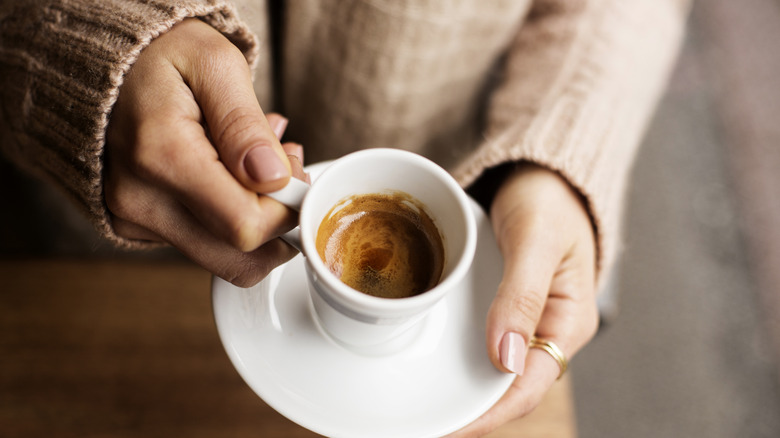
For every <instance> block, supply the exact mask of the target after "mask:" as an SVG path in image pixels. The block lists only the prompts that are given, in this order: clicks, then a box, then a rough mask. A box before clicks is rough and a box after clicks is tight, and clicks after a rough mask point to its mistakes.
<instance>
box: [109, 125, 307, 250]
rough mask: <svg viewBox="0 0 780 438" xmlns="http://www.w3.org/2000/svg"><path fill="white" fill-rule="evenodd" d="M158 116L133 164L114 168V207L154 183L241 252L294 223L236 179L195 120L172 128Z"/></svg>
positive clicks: (145, 220)
mask: <svg viewBox="0 0 780 438" xmlns="http://www.w3.org/2000/svg"><path fill="white" fill-rule="evenodd" d="M154 120H155V121H151V122H147V123H145V124H144V127H143V131H142V133H141V135H140V137H141V138H142V140H143V141H142V142H140V143H139V145H138V147H136V148H135V149H134V150H135V151H136V153H135V154H134V155H132V156H131V157H130V159H129V160H127V161H128V162H130V163H132V164H131V165H130V166H129V168H128V167H122V166H113V167H112V170H113V172H111V173H110V174H109V177H110V178H109V179H110V181H107V184H108V188H109V191H108V192H107V199H108V197H110V198H111V199H112V201H113V202H114V204H115V205H114V206H115V208H116V207H118V208H123V206H122V203H127V204H130V206H129V207H128V209H130V210H131V211H132V209H133V206H132V205H133V204H140V201H139V200H138V199H137V197H138V193H141V192H144V191H147V190H154V189H152V188H155V189H156V190H159V191H161V192H163V193H165V194H167V195H169V196H170V198H172V199H175V200H176V201H177V202H180V203H182V204H183V205H185V206H186V207H187V209H188V210H189V211H190V212H191V213H192V214H193V215H194V216H195V217H196V218H197V219H198V221H199V222H200V223H201V224H202V225H203V227H205V228H206V229H207V230H209V232H210V233H211V234H212V235H214V236H217V237H219V238H221V239H222V240H224V241H225V242H227V243H229V244H231V245H232V246H234V247H235V248H236V249H238V250H240V251H252V250H254V249H256V248H258V247H259V246H261V245H263V244H264V243H266V242H267V241H269V240H270V239H272V238H274V237H276V236H278V235H280V234H282V233H284V232H286V231H288V230H290V229H291V228H292V227H294V226H295V224H296V222H297V216H296V215H295V214H294V213H293V212H291V211H290V210H289V209H287V208H286V207H284V206H283V205H281V204H279V203H277V202H275V201H273V200H272V199H270V198H267V197H265V196H258V195H257V194H256V193H255V192H253V191H251V190H249V189H247V188H246V187H244V186H243V185H241V184H240V183H239V182H238V181H236V179H235V178H234V177H233V175H232V174H231V173H230V172H229V171H228V170H227V168H226V167H225V166H224V164H223V163H222V161H221V160H220V159H219V157H218V156H217V153H216V151H215V150H214V148H213V147H212V146H211V144H210V143H209V142H208V140H207V139H206V138H205V137H204V136H203V131H202V127H201V126H200V125H199V124H198V123H197V122H195V121H191V120H184V121H180V122H178V124H177V125H176V126H175V129H171V127H170V125H169V124H168V123H167V122H165V120H164V118H161V117H157V118H155V119H154ZM114 184H122V186H117V187H114V186H113V185H114ZM141 205H142V204H141ZM147 207H148V206H147ZM146 209H147V210H151V207H148V208H146ZM114 213H115V214H117V213H116V212H114ZM117 216H119V217H122V218H125V219H129V220H131V221H133V222H135V223H142V224H144V225H148V224H149V221H150V220H149V219H148V218H144V217H143V216H142V215H141V216H140V217H138V218H133V217H128V216H123V215H121V214H117ZM134 219H137V220H134Z"/></svg>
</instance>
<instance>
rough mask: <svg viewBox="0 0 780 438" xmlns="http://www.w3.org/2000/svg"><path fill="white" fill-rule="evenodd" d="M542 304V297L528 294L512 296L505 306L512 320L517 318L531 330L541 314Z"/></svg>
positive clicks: (543, 302) (543, 301)
mask: <svg viewBox="0 0 780 438" xmlns="http://www.w3.org/2000/svg"><path fill="white" fill-rule="evenodd" d="M544 304H545V297H544V296H543V295H540V294H537V293H534V292H530V293H520V294H514V295H512V297H511V298H509V300H508V303H507V306H508V308H509V311H510V312H511V313H512V315H513V317H514V318H518V319H519V320H521V322H522V323H523V324H524V325H525V326H527V327H530V328H531V330H533V327H535V326H536V322H537V321H538V320H539V318H540V316H541V314H542V310H543V309H544ZM529 334H531V333H529Z"/></svg>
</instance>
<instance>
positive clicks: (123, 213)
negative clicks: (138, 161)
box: [103, 181, 139, 220]
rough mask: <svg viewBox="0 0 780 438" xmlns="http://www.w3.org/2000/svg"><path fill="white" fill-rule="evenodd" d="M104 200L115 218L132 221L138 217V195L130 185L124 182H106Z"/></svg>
mask: <svg viewBox="0 0 780 438" xmlns="http://www.w3.org/2000/svg"><path fill="white" fill-rule="evenodd" d="M103 198H104V200H105V203H106V208H107V209H108V211H109V212H110V213H111V214H113V215H114V216H116V217H118V218H122V219H128V220H132V219H134V218H136V217H137V216H138V210H139V208H138V202H137V199H136V198H137V195H136V193H135V192H134V191H133V190H132V188H131V187H130V185H129V184H126V183H123V182H118V181H117V182H110V183H109V182H106V184H105V186H104V194H103Z"/></svg>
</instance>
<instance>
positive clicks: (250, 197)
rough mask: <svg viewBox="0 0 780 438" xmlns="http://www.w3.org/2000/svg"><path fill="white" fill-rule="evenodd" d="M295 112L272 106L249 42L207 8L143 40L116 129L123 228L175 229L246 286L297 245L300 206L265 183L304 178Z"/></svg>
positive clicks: (175, 238)
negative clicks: (291, 130)
mask: <svg viewBox="0 0 780 438" xmlns="http://www.w3.org/2000/svg"><path fill="white" fill-rule="evenodd" d="M285 126H286V119H284V118H283V117H281V116H279V115H277V114H268V115H265V114H263V111H262V109H261V108H260V105H259V104H258V102H257V99H256V97H255V94H254V90H253V88H252V81H251V74H250V70H249V67H248V65H247V62H246V59H245V58H244V56H243V54H242V53H241V52H240V51H239V50H238V49H237V48H236V47H235V46H234V45H233V44H232V43H231V42H230V41H228V40H227V39H226V38H225V37H224V36H223V35H222V34H220V33H219V32H218V31H216V30H215V29H214V28H212V27H211V26H209V25H207V24H205V23H203V22H201V21H199V20H195V19H189V20H186V21H184V22H182V23H180V24H178V25H176V26H175V27H174V28H173V29H171V30H170V31H169V32H167V33H165V34H163V35H161V36H159V37H158V38H157V39H155V40H154V41H153V42H152V43H151V44H150V45H149V46H148V47H147V48H146V49H144V50H143V52H142V53H141V55H140V56H139V58H138V60H137V61H136V62H135V64H134V65H133V67H132V68H131V70H130V72H129V73H128V74H127V76H126V78H125V81H124V83H123V85H122V87H121V89H120V93H119V97H118V100H117V102H116V105H115V106H114V109H113V111H112V114H111V120H110V123H109V125H108V129H107V133H106V152H105V156H104V164H105V171H104V193H105V200H106V204H107V206H108V209H109V211H110V213H111V219H112V225H113V228H114V231H115V232H116V234H117V235H119V236H121V237H124V238H128V239H139V240H150V241H164V242H167V243H169V244H171V245H173V246H175V247H176V248H178V249H179V250H180V251H181V252H182V253H183V254H184V255H186V256H187V257H189V258H190V259H192V260H193V261H195V262H196V263H198V264H200V265H201V266H203V267H204V268H206V269H207V270H209V271H211V272H212V273H214V274H216V275H218V276H219V277H222V278H224V279H225V280H228V281H230V282H232V283H234V284H236V285H238V286H244V287H246V286H250V285H253V284H255V283H257V282H258V281H260V280H262V279H263V278H264V277H265V276H266V275H267V274H268V273H269V272H270V271H271V270H272V269H273V268H275V267H276V266H278V265H279V264H281V263H284V262H285V261H287V260H289V259H290V258H292V257H293V256H294V255H295V250H294V249H293V248H292V247H290V246H288V245H287V244H286V243H284V242H282V241H281V240H280V239H278V238H276V237H277V236H279V235H280V234H282V233H284V232H285V231H288V230H289V229H291V228H293V227H294V226H295V223H296V221H297V215H296V214H294V213H293V212H292V211H291V210H289V209H287V208H286V207H285V206H283V205H282V204H280V203H278V202H276V201H274V200H272V199H270V198H268V197H266V196H260V195H258V193H268V192H271V191H275V190H278V189H281V188H282V187H284V186H285V185H286V184H287V182H288V180H289V178H290V177H291V176H296V177H299V178H301V179H303V178H304V176H303V169H302V148H301V147H300V146H299V145H295V144H292V143H288V144H285V145H282V144H280V142H279V139H278V138H279V137H281V134H282V132H283V131H284V128H285Z"/></svg>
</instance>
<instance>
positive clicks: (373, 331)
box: [272, 148, 476, 354]
mask: <svg viewBox="0 0 780 438" xmlns="http://www.w3.org/2000/svg"><path fill="white" fill-rule="evenodd" d="M310 172H311V173H312V180H313V181H314V182H313V184H312V185H311V188H310V189H309V190H308V191H302V190H300V188H298V187H296V186H295V185H292V184H289V185H288V186H287V187H285V189H282V190H281V191H280V192H275V194H272V197H274V198H275V199H277V200H280V201H282V202H283V199H282V197H280V196H277V195H279V194H280V193H282V194H283V193H285V192H286V191H287V190H288V189H292V191H293V192H295V193H297V194H298V195H299V196H303V200H302V201H301V202H295V203H294V205H293V206H296V205H301V207H300V227H299V229H300V246H299V248H300V249H301V252H303V254H304V256H306V258H305V262H306V274H307V276H308V279H309V286H310V293H311V294H312V302H313V304H314V310H315V311H316V315H317V317H318V322H319V324H320V325H321V326H322V328H323V329H325V331H327V332H328V333H329V334H330V335H331V336H332V337H333V339H335V340H338V342H340V343H341V344H342V345H345V346H348V347H349V348H353V349H355V350H359V351H361V352H363V353H367V352H372V353H373V354H385V353H387V352H391V351H393V350H394V349H397V348H399V347H402V344H403V343H402V342H401V341H402V339H401V338H404V337H405V338H409V337H410V336H411V335H412V333H410V330H414V329H416V328H417V327H416V324H417V323H418V322H419V321H420V319H421V318H423V317H424V316H425V315H426V313H427V312H428V311H430V309H432V308H433V306H435V305H436V303H437V302H438V301H439V300H440V299H441V298H442V297H444V296H445V295H446V294H447V293H449V291H450V290H452V288H453V286H454V285H456V284H458V283H459V282H460V281H461V279H462V278H463V276H464V275H465V273H466V271H467V270H468V268H469V266H470V265H471V260H472V258H473V256H474V248H475V246H476V236H475V225H474V217H473V215H472V214H471V212H470V211H469V208H470V207H469V204H470V201H469V198H468V196H467V195H466V193H465V192H464V191H463V189H461V187H460V186H459V185H458V183H457V181H455V179H454V178H453V177H452V175H450V174H449V173H447V171H445V170H444V169H442V168H441V167H440V166H439V165H437V164H436V163H434V162H433V161H431V160H429V159H427V158H425V157H423V156H421V155H418V154H415V153H412V152H409V151H404V150H400V149H387V148H373V149H365V150H361V151H357V152H353V153H351V154H347V155H345V156H343V157H341V158H339V159H337V160H334V161H332V162H330V163H324V164H322V165H318V166H317V174H314V173H315V172H314V171H311V170H310ZM293 181H297V180H293ZM399 191H400V192H403V193H405V194H407V195H410V196H411V197H412V198H414V199H416V200H417V201H419V202H420V203H422V205H423V206H424V208H425V210H426V212H427V213H428V214H429V215H430V216H431V217H432V218H433V220H434V223H435V224H436V226H437V228H438V230H439V232H440V233H441V235H442V243H443V246H444V254H445V255H444V266H443V271H442V274H441V277H440V279H439V281H438V283H437V284H436V286H435V287H433V288H431V289H430V290H428V291H426V292H425V293H423V294H419V295H415V296H413V297H409V298H404V299H392V300H391V299H384V298H378V297H374V296H371V295H368V294H365V293H362V292H359V291H357V290H355V289H352V288H351V287H349V286H347V285H346V284H345V283H343V282H342V281H341V280H339V278H338V277H336V276H335V275H333V273H332V272H331V270H330V268H329V267H328V266H327V264H326V263H325V262H324V261H323V260H322V259H321V258H320V257H319V255H318V252H317V246H316V243H315V241H316V236H317V232H318V229H319V227H320V224H321V223H322V222H323V220H325V217H326V216H327V215H328V214H330V212H332V210H333V208H337V207H334V206H337V205H339V204H340V203H342V202H344V201H345V200H346V199H349V198H350V197H352V196H355V195H360V194H366V193H388V192H399Z"/></svg>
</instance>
